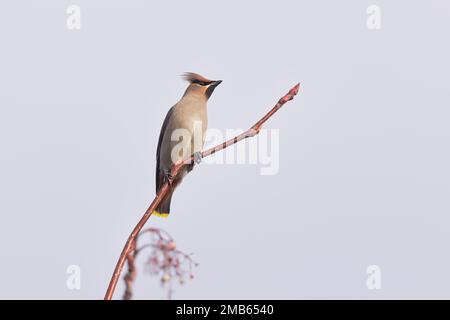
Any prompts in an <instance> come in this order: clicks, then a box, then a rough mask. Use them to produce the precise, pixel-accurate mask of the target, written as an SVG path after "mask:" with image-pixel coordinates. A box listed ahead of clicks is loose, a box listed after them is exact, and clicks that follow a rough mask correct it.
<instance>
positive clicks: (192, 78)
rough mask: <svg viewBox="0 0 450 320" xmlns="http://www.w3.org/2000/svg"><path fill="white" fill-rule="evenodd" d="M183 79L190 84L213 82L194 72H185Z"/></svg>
mask: <svg viewBox="0 0 450 320" xmlns="http://www.w3.org/2000/svg"><path fill="white" fill-rule="evenodd" d="M182 77H183V79H184V80H186V81H188V82H190V83H210V82H212V81H211V80H209V79H206V78H205V77H203V76H201V75H199V74H198V73H193V72H185V73H183V76H182Z"/></svg>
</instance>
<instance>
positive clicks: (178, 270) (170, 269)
mask: <svg viewBox="0 0 450 320" xmlns="http://www.w3.org/2000/svg"><path fill="white" fill-rule="evenodd" d="M143 234H148V235H149V236H150V239H149V242H148V243H146V244H143V245H142V246H140V247H138V246H137V245H134V250H133V251H132V252H131V253H130V254H129V255H128V257H127V261H128V272H127V273H126V275H125V277H124V280H125V285H126V289H125V293H124V296H123V299H125V300H129V299H131V297H132V295H133V292H132V289H133V288H132V285H133V281H134V279H135V278H136V264H135V261H136V258H137V256H138V254H139V253H140V252H142V251H143V250H144V249H150V250H151V251H150V256H149V257H148V260H147V263H146V264H145V267H146V271H147V272H149V273H150V274H151V275H154V276H158V277H160V279H161V285H162V286H163V287H167V288H168V293H167V295H168V298H169V299H170V298H171V297H172V293H173V283H174V281H178V283H179V284H183V283H184V282H185V279H186V278H187V277H189V278H190V279H192V278H194V275H193V273H192V270H193V267H195V266H197V265H198V264H197V263H196V262H194V261H193V260H192V258H191V256H192V254H186V253H184V252H182V251H180V250H178V249H177V247H176V244H175V241H174V240H173V238H172V237H171V236H170V235H169V234H168V233H167V232H165V231H163V230H161V229H155V228H149V229H146V230H144V231H142V232H141V233H140V234H139V236H138V238H137V239H136V242H137V240H138V239H140V238H142V236H143Z"/></svg>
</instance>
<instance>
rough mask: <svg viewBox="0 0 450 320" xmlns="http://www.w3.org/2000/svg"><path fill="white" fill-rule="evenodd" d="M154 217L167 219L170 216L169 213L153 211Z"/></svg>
mask: <svg viewBox="0 0 450 320" xmlns="http://www.w3.org/2000/svg"><path fill="white" fill-rule="evenodd" d="M152 216H157V217H161V218H167V217H168V216H169V214H168V213H164V212H163V213H160V212H158V211H152Z"/></svg>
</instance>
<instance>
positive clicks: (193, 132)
mask: <svg viewBox="0 0 450 320" xmlns="http://www.w3.org/2000/svg"><path fill="white" fill-rule="evenodd" d="M182 77H183V79H184V80H186V81H187V82H188V83H189V85H188V87H187V88H186V91H185V92H184V94H183V96H182V97H181V99H180V100H179V101H178V102H177V103H176V104H175V105H174V106H173V107H172V108H170V109H169V111H168V112H167V115H166V117H165V119H164V122H163V124H162V127H161V132H160V134H159V139H158V147H157V150H156V193H157V194H158V192H159V190H160V188H161V187H162V186H163V185H164V183H165V182H168V183H169V186H170V189H169V192H168V193H167V194H166V196H165V197H164V198H163V199H162V201H161V202H160V204H159V205H158V206H157V207H156V209H155V210H153V211H152V215H155V216H159V217H164V218H166V217H168V216H169V213H170V203H171V201H172V194H173V192H174V191H175V188H176V187H177V186H178V185H179V184H180V182H181V181H182V179H183V178H184V177H185V176H186V175H187V174H188V173H189V172H190V171H192V169H193V167H194V163H191V164H189V165H187V166H185V167H183V168H182V169H181V171H180V172H179V173H178V174H177V176H176V177H172V176H171V174H170V172H171V168H172V166H173V165H174V164H175V163H177V162H178V161H180V160H186V159H189V158H190V157H192V156H194V159H195V161H194V162H195V163H200V162H201V151H202V149H203V144H204V142H205V131H206V128H207V124H208V117H207V103H208V100H209V98H210V97H211V95H212V93H213V92H214V90H215V89H216V87H217V86H218V85H219V84H220V83H221V82H222V80H209V79H207V78H205V77H203V76H201V75H199V74H197V73H193V72H186V73H184V74H183V76H182Z"/></svg>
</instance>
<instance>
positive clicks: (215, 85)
mask: <svg viewBox="0 0 450 320" xmlns="http://www.w3.org/2000/svg"><path fill="white" fill-rule="evenodd" d="M221 83H222V80H216V81H214V82H213V83H212V84H211V86H213V87H217V86H218V85H219V84H221Z"/></svg>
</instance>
